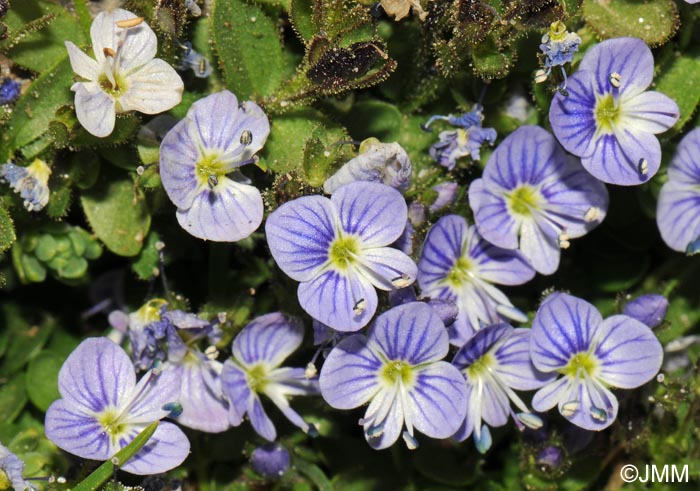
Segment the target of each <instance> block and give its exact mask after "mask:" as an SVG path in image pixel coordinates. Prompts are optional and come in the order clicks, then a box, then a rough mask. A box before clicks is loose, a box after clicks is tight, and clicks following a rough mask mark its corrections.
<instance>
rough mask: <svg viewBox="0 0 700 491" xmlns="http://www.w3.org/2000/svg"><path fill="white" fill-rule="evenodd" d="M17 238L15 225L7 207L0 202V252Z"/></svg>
mask: <svg viewBox="0 0 700 491" xmlns="http://www.w3.org/2000/svg"><path fill="white" fill-rule="evenodd" d="M16 239H17V236H16V235H15V225H14V223H13V222H12V217H11V216H10V213H9V212H8V211H7V209H6V208H5V207H4V206H2V205H1V204H0V252H5V251H6V250H7V249H9V248H10V246H11V245H12V244H13V243H14V241H15V240H16Z"/></svg>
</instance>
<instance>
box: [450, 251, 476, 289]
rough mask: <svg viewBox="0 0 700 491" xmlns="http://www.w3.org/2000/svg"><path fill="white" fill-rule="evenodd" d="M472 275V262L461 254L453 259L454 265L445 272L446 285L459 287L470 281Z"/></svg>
mask: <svg viewBox="0 0 700 491" xmlns="http://www.w3.org/2000/svg"><path fill="white" fill-rule="evenodd" d="M472 277H473V274H472V264H471V262H470V261H469V260H468V259H467V258H465V257H463V256H462V257H460V258H458V259H457V261H455V263H454V266H452V268H451V269H450V272H449V273H447V277H446V280H447V284H448V285H450V286H453V287H456V288H459V287H461V286H462V285H464V284H465V283H468V282H470V281H471V279H472Z"/></svg>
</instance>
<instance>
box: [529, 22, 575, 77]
mask: <svg viewBox="0 0 700 491" xmlns="http://www.w3.org/2000/svg"><path fill="white" fill-rule="evenodd" d="M580 44H581V38H580V37H579V35H578V34H576V33H575V32H568V31H567V30H566V26H565V25H564V24H563V23H562V22H561V21H555V22H552V25H551V26H550V28H549V32H547V33H546V34H545V35H544V36H542V44H540V50H541V51H542V53H544V56H545V59H544V70H539V71H538V72H537V75H536V76H535V82H537V83H541V82H544V81H545V80H546V79H547V77H548V76H549V74H550V73H552V67H555V66H560V67H561V73H562V75H563V76H564V82H562V85H561V89H566V72H565V71H564V65H565V64H566V63H570V62H571V60H573V59H574V54H575V53H576V52H577V51H578V47H579V45H580Z"/></svg>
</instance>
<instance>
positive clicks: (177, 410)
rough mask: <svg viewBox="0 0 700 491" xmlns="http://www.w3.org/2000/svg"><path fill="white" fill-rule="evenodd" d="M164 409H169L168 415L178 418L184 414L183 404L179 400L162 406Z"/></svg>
mask: <svg viewBox="0 0 700 491" xmlns="http://www.w3.org/2000/svg"><path fill="white" fill-rule="evenodd" d="M161 409H162V410H163V411H168V417H170V418H177V417H178V416H180V415H181V414H182V404H180V403H179V402H169V403H167V404H164V405H163V407H161Z"/></svg>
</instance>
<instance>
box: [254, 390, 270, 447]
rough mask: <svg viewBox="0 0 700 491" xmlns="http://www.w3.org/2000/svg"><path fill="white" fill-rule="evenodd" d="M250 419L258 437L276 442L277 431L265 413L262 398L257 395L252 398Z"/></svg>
mask: <svg viewBox="0 0 700 491" xmlns="http://www.w3.org/2000/svg"><path fill="white" fill-rule="evenodd" d="M248 417H249V418H250V424H251V425H252V426H253V429H254V430H255V432H256V433H257V434H258V435H260V436H261V437H263V438H265V439H266V440H269V441H271V442H274V441H275V438H277V430H276V429H275V425H274V424H273V423H272V420H271V419H270V417H269V416H268V415H267V413H266V412H265V408H263V406H262V402H260V398H259V397H258V395H257V394H253V395H252V397H251V398H250V406H249V407H248Z"/></svg>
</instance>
